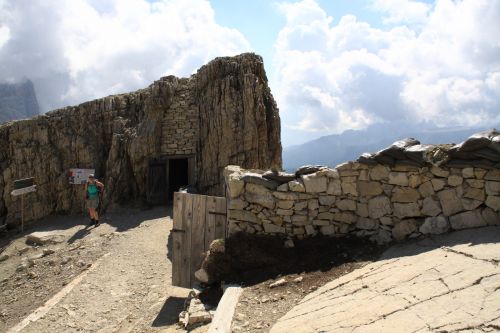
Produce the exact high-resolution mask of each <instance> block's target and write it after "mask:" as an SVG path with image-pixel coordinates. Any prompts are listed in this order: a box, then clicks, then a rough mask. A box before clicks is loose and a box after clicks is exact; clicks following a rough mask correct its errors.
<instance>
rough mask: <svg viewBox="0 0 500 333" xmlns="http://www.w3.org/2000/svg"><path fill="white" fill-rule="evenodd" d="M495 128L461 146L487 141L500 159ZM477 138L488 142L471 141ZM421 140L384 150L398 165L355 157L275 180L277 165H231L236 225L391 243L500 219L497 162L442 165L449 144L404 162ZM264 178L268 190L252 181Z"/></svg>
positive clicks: (260, 230) (232, 219)
mask: <svg viewBox="0 0 500 333" xmlns="http://www.w3.org/2000/svg"><path fill="white" fill-rule="evenodd" d="M495 133H498V132H496V131H491V132H487V133H486V134H484V133H480V134H478V135H475V136H473V137H472V139H468V140H466V141H465V142H464V143H463V144H461V145H457V146H454V147H455V148H453V149H457V151H461V150H463V149H470V150H469V151H468V152H467V154H464V155H461V156H462V158H467V157H468V156H469V155H468V154H470V157H471V158H474V159H475V158H476V157H475V156H473V154H472V153H473V152H474V151H473V150H472V149H474V147H476V146H477V145H479V146H480V147H481V148H480V149H485V148H484V147H485V146H484V145H486V144H487V147H489V148H488V149H490V150H491V151H490V153H491V154H490V155H491V156H490V155H488V156H489V157H490V158H491V159H494V158H498V159H500V151H499V152H497V151H496V150H495V149H494V148H495V147H496V145H495V144H494V143H493V139H491V138H492V137H493V138H496V136H493V134H495ZM481 138H482V139H481ZM470 140H472V141H474V142H475V141H478V142H482V143H481V144H480V143H477V145H476V144H474V145H472V144H466V143H467V142H469V141H470ZM417 142H418V141H416V140H409V139H408V140H402V141H398V142H395V143H394V144H393V145H391V146H390V147H389V148H387V150H384V151H382V152H383V154H385V155H384V159H380V161H382V162H384V161H385V160H386V158H387V159H391V161H392V162H391V163H393V164H392V165H390V164H384V163H382V162H378V160H371V159H367V163H361V162H348V163H344V164H340V165H338V166H337V167H335V168H329V167H325V166H306V167H302V168H300V169H298V170H297V171H296V172H295V179H292V180H290V178H289V177H286V178H281V179H280V178H278V177H274V178H273V179H274V180H272V181H271V180H267V179H264V178H263V177H262V175H266V174H269V172H264V171H259V170H251V171H247V170H244V169H241V168H239V167H236V166H231V167H229V168H227V169H226V172H225V176H226V184H227V187H228V190H229V193H230V194H231V196H230V198H229V209H230V210H229V215H228V216H229V222H228V223H229V233H230V234H233V233H236V232H246V233H252V234H276V235H277V234H281V235H284V236H287V237H297V238H303V237H309V236H314V235H317V234H322V235H325V236H332V235H334V236H341V235H348V234H350V235H355V236H369V237H370V238H371V239H372V240H374V241H376V242H379V243H384V242H390V241H391V240H396V241H403V240H405V239H407V238H413V237H418V236H420V235H422V234H424V235H425V234H441V233H445V232H447V231H448V230H460V229H466V228H475V227H481V226H486V225H495V224H498V223H499V222H498V221H500V170H499V169H498V168H497V166H496V165H490V166H489V167H488V166H487V165H486V164H484V163H483V164H481V165H483V167H482V168H481V167H476V166H471V165H470V164H469V163H466V164H464V165H463V166H460V167H459V166H457V165H456V164H453V165H454V166H453V167H452V166H449V164H447V163H445V162H443V163H442V164H441V166H436V165H434V164H433V163H434V162H435V161H436V158H437V157H433V156H430V155H428V154H429V151H432V152H433V153H434V154H437V153H438V152H439V151H441V150H435V149H434V150H432V149H431V150H429V151H427V150H425V151H426V154H427V155H425V156H427V157H426V158H427V160H424V159H421V160H419V164H418V165H410V164H411V163H408V162H405V160H400V161H399V162H398V159H401V158H404V159H407V158H410V157H406V155H405V154H407V150H408V149H410V148H412V147H415V146H416V145H417ZM450 146H451V145H450ZM461 147H466V148H461ZM435 148H436V147H435ZM422 149H423V148H422ZM425 149H428V147H427V146H426V148H425ZM436 149H438V148H436ZM439 149H441V148H439ZM415 151H421V148H419V149H418V150H417V149H414V150H413V152H415ZM450 151H451V150H448V152H450ZM493 152H494V153H493ZM378 154H382V153H380V152H379V153H378ZM411 156H413V155H411ZM422 156H424V155H422ZM440 158H442V157H440ZM413 159H414V160H416V157H415V156H413ZM446 160H449V159H446ZM440 161H443V160H442V159H440ZM451 161H453V160H451ZM470 161H473V160H470ZM431 162H433V163H431ZM420 163H421V164H420ZM474 163H475V162H474ZM474 163H473V164H474ZM257 180H259V181H260V186H261V187H262V189H261V190H260V191H256V190H255V188H254V185H253V184H252V183H256V182H257ZM250 182H251V183H250Z"/></svg>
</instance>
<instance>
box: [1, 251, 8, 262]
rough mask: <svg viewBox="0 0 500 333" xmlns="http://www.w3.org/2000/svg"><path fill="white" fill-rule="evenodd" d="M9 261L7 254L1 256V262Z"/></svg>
mask: <svg viewBox="0 0 500 333" xmlns="http://www.w3.org/2000/svg"><path fill="white" fill-rule="evenodd" d="M7 259H9V255H8V254H7V253H5V254H1V255H0V262H2V261H5V260H7Z"/></svg>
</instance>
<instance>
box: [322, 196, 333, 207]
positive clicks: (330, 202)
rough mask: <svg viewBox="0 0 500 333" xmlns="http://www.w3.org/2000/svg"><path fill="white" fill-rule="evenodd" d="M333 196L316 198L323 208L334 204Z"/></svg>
mask: <svg viewBox="0 0 500 333" xmlns="http://www.w3.org/2000/svg"><path fill="white" fill-rule="evenodd" d="M335 199H336V198H335V196H331V195H322V196H320V197H319V198H318V200H319V204H320V205H323V206H331V205H333V204H334V203H335Z"/></svg>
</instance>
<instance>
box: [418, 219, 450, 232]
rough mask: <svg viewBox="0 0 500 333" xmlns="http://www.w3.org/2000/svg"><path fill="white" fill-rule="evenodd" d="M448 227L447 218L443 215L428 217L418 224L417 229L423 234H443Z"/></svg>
mask: <svg viewBox="0 0 500 333" xmlns="http://www.w3.org/2000/svg"><path fill="white" fill-rule="evenodd" d="M449 228H450V226H449V222H448V219H447V218H446V217H444V216H442V215H441V216H435V217H428V218H426V219H425V222H424V223H423V224H422V225H421V226H420V228H419V231H420V232H421V233H423V234H424V235H427V234H432V235H438V234H444V233H445V232H447V231H448V229H449Z"/></svg>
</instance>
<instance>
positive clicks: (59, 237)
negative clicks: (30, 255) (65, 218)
mask: <svg viewBox="0 0 500 333" xmlns="http://www.w3.org/2000/svg"><path fill="white" fill-rule="evenodd" d="M64 241H65V236H64V234H62V233H61V232H60V231H57V230H55V231H37V232H33V233H31V234H29V235H28V236H26V242H27V243H31V244H35V245H45V244H57V243H62V242H64Z"/></svg>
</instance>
